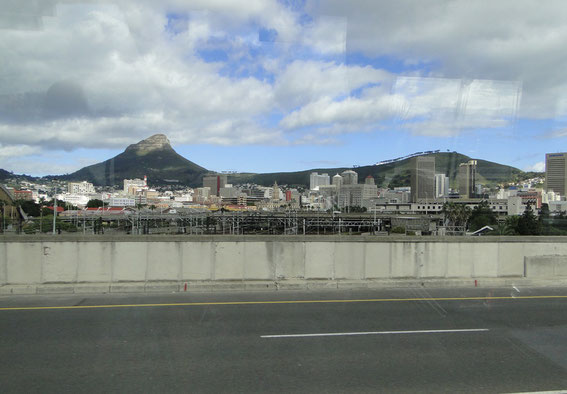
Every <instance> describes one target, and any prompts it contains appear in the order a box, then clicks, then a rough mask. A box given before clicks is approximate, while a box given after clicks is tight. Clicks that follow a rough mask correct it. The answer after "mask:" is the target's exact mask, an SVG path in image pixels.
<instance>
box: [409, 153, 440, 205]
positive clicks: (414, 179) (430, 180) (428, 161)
mask: <svg viewBox="0 0 567 394" xmlns="http://www.w3.org/2000/svg"><path fill="white" fill-rule="evenodd" d="M412 161H413V163H412V166H411V175H410V183H411V201H412V202H418V201H420V200H427V199H430V200H433V199H434V198H435V156H417V157H414V158H413V159H412Z"/></svg>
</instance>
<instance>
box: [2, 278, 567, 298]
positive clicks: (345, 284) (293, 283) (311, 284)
mask: <svg viewBox="0 0 567 394" xmlns="http://www.w3.org/2000/svg"><path fill="white" fill-rule="evenodd" d="M512 286H527V287H551V286H553V287H562V286H566V287H567V279H527V278H520V277H518V278H476V279H423V280H420V279H383V280H379V279H377V280H358V281H353V280H301V279H297V280H282V281H195V282H191V281H188V282H124V283H121V282H118V283H56V284H55V283H54V284H35V285H3V286H0V296H10V295H22V294H106V293H178V292H231V291H285V290H312V291H321V290H337V289H338V290H354V289H386V288H444V287H445V288H458V287H461V288H471V287H483V288H490V287H512Z"/></svg>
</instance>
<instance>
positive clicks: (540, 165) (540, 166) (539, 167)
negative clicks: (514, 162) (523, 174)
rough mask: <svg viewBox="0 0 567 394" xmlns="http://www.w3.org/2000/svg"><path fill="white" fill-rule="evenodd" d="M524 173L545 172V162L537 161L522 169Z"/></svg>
mask: <svg viewBox="0 0 567 394" xmlns="http://www.w3.org/2000/svg"><path fill="white" fill-rule="evenodd" d="M524 171H535V172H545V161H539V162H537V163H535V164H533V165H531V166H528V167H526V168H524Z"/></svg>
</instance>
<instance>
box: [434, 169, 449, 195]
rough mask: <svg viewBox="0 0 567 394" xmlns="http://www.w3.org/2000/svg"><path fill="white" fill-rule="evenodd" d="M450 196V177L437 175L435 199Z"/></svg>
mask: <svg viewBox="0 0 567 394" xmlns="http://www.w3.org/2000/svg"><path fill="white" fill-rule="evenodd" d="M448 196H449V177H448V176H445V174H435V198H439V197H448Z"/></svg>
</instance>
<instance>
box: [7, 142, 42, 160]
mask: <svg viewBox="0 0 567 394" xmlns="http://www.w3.org/2000/svg"><path fill="white" fill-rule="evenodd" d="M40 150H41V149H40V148H39V147H34V146H27V145H9V146H2V145H1V144H0V160H6V159H8V160H11V159H12V158H14V157H20V156H26V155H33V154H35V153H39V151H40Z"/></svg>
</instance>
